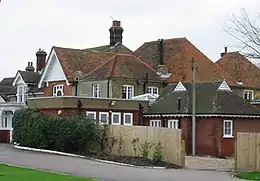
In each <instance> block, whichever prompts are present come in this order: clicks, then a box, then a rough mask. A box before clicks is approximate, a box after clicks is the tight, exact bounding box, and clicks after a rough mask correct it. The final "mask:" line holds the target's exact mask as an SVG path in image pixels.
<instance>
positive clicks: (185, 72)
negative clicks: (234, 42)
mask: <svg viewBox="0 0 260 181" xmlns="http://www.w3.org/2000/svg"><path fill="white" fill-rule="evenodd" d="M163 45H164V64H165V65H167V67H168V70H169V72H170V73H172V74H171V77H170V80H169V81H171V82H179V81H183V82H190V81H191V80H192V71H191V60H192V58H194V59H195V62H196V66H197V72H196V80H197V81H198V82H212V81H223V80H224V79H225V80H226V81H227V82H228V83H229V84H232V85H233V84H236V81H235V80H234V79H233V78H232V77H231V76H230V75H229V74H228V73H227V72H225V71H224V70H223V69H221V68H220V67H219V66H218V65H216V64H215V63H214V62H212V61H211V60H210V59H209V58H208V57H206V56H205V55H204V54H203V53H202V52H201V51H200V50H198V49H197V48H196V47H195V46H194V45H193V44H192V43H191V42H190V41H188V40H187V39H186V38H173V39H166V40H164V41H163ZM134 55H136V56H138V57H139V58H140V59H141V60H143V61H145V62H147V63H149V64H150V65H152V66H153V67H156V64H157V65H158V64H159V57H160V54H159V48H158V41H152V42H146V43H144V44H143V45H142V46H141V47H140V48H138V49H137V50H136V51H135V52H134Z"/></svg>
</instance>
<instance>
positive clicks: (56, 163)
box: [0, 144, 238, 181]
mask: <svg viewBox="0 0 260 181" xmlns="http://www.w3.org/2000/svg"><path fill="white" fill-rule="evenodd" d="M0 162H2V163H8V164H13V165H19V166H24V167H29V168H34V169H41V170H48V171H54V172H62V173H67V174H72V175H77V176H85V177H91V178H99V179H101V180H104V181H159V180H160V181H172V180H176V181H191V180H192V181H208V180H209V181H219V180H221V181H233V180H238V179H235V178H232V177H231V176H230V173H226V172H214V171H196V170H187V169H182V170H172V169H170V170H162V169H161V170H155V169H142V168H132V167H124V166H117V165H111V164H104V163H100V162H95V161H90V160H86V159H81V158H74V157H66V156H59V155H52V154H45V153H36V152H30V151H22V150H18V149H15V148H13V146H12V145H5V144H0Z"/></svg>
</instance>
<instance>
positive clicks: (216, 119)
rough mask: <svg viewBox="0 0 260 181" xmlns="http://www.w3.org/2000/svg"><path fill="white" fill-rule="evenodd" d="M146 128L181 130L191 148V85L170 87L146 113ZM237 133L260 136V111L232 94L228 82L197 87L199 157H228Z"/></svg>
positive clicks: (189, 148) (189, 152)
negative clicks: (252, 133)
mask: <svg viewBox="0 0 260 181" xmlns="http://www.w3.org/2000/svg"><path fill="white" fill-rule="evenodd" d="M143 116H144V123H145V125H147V126H155V127H168V128H175V129H182V137H183V139H184V140H185V142H186V152H187V153H188V154H191V148H192V120H191V118H192V84H191V83H182V82H179V83H178V84H177V83H174V84H169V85H168V86H167V88H166V89H165V91H164V92H163V93H162V94H161V95H160V96H159V98H158V99H157V100H156V101H155V103H154V104H153V105H152V107H151V108H150V109H149V110H148V112H147V113H144V114H143ZM237 132H260V109H258V108H256V107H254V106H252V105H251V104H250V103H249V102H248V101H247V100H245V99H243V98H241V97H239V96H238V95H237V94H235V93H233V92H232V90H231V89H230V87H229V85H228V84H227V82H226V81H223V82H222V83H221V82H219V83H197V84H196V154H197V155H211V156H217V157H229V156H232V155H233V154H234V142H235V137H236V133H237Z"/></svg>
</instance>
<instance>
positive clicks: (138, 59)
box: [129, 54, 156, 73]
mask: <svg viewBox="0 0 260 181" xmlns="http://www.w3.org/2000/svg"><path fill="white" fill-rule="evenodd" d="M129 56H132V57H134V58H135V59H136V60H137V61H139V62H140V63H142V64H144V65H145V66H146V67H148V68H150V69H151V70H152V71H154V72H155V73H156V70H155V69H154V68H153V67H152V66H150V65H148V64H147V63H145V62H144V61H142V60H141V59H140V58H138V57H137V56H135V55H132V54H131V55H129Z"/></svg>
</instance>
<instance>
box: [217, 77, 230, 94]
mask: <svg viewBox="0 0 260 181" xmlns="http://www.w3.org/2000/svg"><path fill="white" fill-rule="evenodd" d="M218 90H219V91H229V92H232V90H231V89H230V87H229V85H228V83H227V82H226V81H225V80H224V81H223V82H222V83H221V84H220V86H219V87H218Z"/></svg>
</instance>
